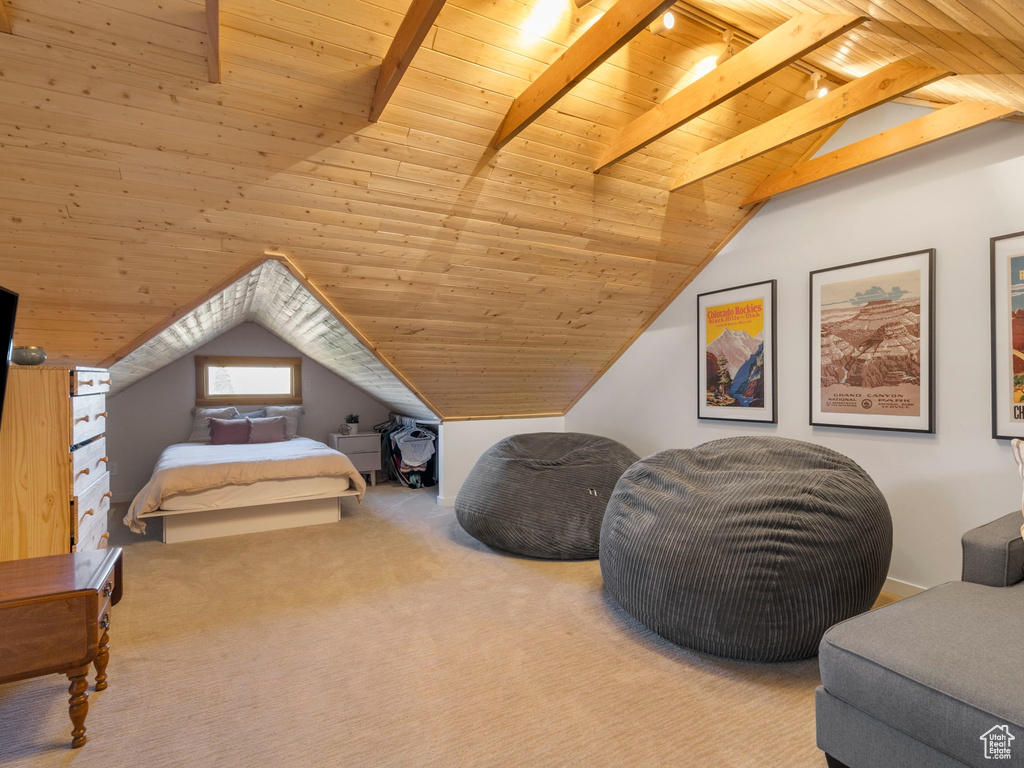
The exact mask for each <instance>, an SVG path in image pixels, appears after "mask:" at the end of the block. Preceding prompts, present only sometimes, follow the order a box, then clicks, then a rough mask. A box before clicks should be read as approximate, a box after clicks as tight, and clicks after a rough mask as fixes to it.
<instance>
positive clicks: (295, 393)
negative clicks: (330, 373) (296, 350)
mask: <svg viewBox="0 0 1024 768" xmlns="http://www.w3.org/2000/svg"><path fill="white" fill-rule="evenodd" d="M195 361H196V405H302V358H301V357H248V356H237V357H235V356H226V355H196V356H195ZM210 366H213V367H224V368H264V367H276V368H280V367H290V368H291V389H292V391H291V393H290V394H287V395H211V394H210V392H209V388H208V387H209V374H208V371H209V368H210Z"/></svg>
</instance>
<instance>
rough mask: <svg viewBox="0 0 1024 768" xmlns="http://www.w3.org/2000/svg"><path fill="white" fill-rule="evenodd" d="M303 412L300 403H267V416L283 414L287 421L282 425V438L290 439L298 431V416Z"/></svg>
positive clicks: (270, 417)
mask: <svg viewBox="0 0 1024 768" xmlns="http://www.w3.org/2000/svg"><path fill="white" fill-rule="evenodd" d="M304 413H305V410H303V408H302V406H301V405H268V406H267V418H268V419H272V418H274V417H275V416H284V417H285V419H287V422H286V423H285V425H284V439H285V440H291V439H292V438H293V437H295V435H297V434H298V432H299V416H301V415H302V414H304Z"/></svg>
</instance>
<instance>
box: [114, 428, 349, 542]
mask: <svg viewBox="0 0 1024 768" xmlns="http://www.w3.org/2000/svg"><path fill="white" fill-rule="evenodd" d="M365 491H366V481H365V480H363V477H362V475H361V474H360V473H359V471H358V470H357V469H356V468H355V467H354V466H353V465H352V462H351V461H350V460H349V458H348V457H347V456H345V454H343V453H339V452H338V451H335V450H334V449H332V448H328V447H327V446H326V445H324V444H323V443H320V442H317V441H316V440H310V439H308V438H304V437H296V438H293V439H291V440H286V441H283V442H274V443H260V444H238V445H211V444H208V443H196V442H189V443H176V444H175V445H171V446H169V447H167V448H165V449H164V451H163V453H162V454H161V455H160V458H159V460H158V461H157V463H156V467H155V468H154V470H153V477H152V478H151V479H150V481H149V482H148V483H147V484H146V485H145V487H143V489H142V490H141V491H139V494H138V495H137V496H136V497H135V500H134V501H133V502H132V504H131V506H130V507H129V508H128V514H127V515H125V518H124V523H125V525H127V526H128V527H129V528H130V529H131V530H132V531H134V532H135V533H143V532H145V529H146V520H148V519H150V518H154V517H162V518H163V520H164V534H163V539H164V541H165V542H167V543H170V542H177V541H192V540H195V539H206V538H212V537H215V536H232V535H235V534H239V533H255V532H257V531H273V530H279V529H282V528H295V527H299V526H304V525H317V524H320V523H332V522H336V521H337V520H338V519H339V518H340V515H341V499H342V498H343V497H345V496H355V497H356V498H357V500H359V501H362V498H363V494H364V493H365Z"/></svg>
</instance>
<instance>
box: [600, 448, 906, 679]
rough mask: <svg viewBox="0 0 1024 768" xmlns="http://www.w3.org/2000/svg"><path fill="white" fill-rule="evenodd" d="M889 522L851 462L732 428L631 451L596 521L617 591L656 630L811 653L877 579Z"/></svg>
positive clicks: (700, 640)
mask: <svg viewBox="0 0 1024 768" xmlns="http://www.w3.org/2000/svg"><path fill="white" fill-rule="evenodd" d="M891 554H892V519H891V518H890V516H889V508H888V506H887V505H886V503H885V499H884V498H883V497H882V494H881V492H880V491H879V490H878V488H877V486H875V484H874V482H872V480H871V478H870V477H868V475H867V474H866V473H865V472H864V470H863V469H861V468H860V467H859V466H858V465H857V464H855V463H854V462H853V461H852V460H850V459H849V458H847V457H846V456H843V455H842V454H839V453H836V452H835V451H832V450H829V449H828V448H823V447H822V446H820V445H813V444H811V443H805V442H801V441H799V440H786V439H783V438H779V437H734V438H729V439H726V440H715V441H713V442H710V443H705V444H704V445H701V446H698V447H697V448H694V449H692V450H670V451H663V452H661V453H657V454H654V455H653V456H648V457H647V458H645V459H643V460H642V461H638V462H637V463H636V464H634V465H633V466H632V467H630V468H629V470H628V471H627V472H626V473H625V474H624V475H623V476H622V478H621V479H620V480H619V482H618V484H617V485H616V486H615V491H614V493H613V494H612V498H611V501H609V503H608V511H607V513H606V514H605V518H604V525H603V527H602V529H601V574H602V575H603V576H604V581H605V585H606V586H607V588H608V591H609V592H610V593H611V595H612V597H614V598H615V600H616V601H617V602H618V603H619V605H621V606H622V607H623V608H624V609H625V610H626V611H628V612H629V613H630V614H632V615H633V616H634V617H636V618H637V619H638V620H639V621H640V622H641V623H643V624H644V625H646V626H647V627H649V628H650V629H652V630H654V631H655V632H657V633H658V634H659V635H661V636H663V637H665V638H667V639H669V640H671V641H672V642H674V643H678V644H679V645H683V646H686V647H688V648H693V649H696V650H699V651H705V652H707V653H712V654H715V655H718V656H728V657H732V658H738V659H750V660H755V661H789V660H792V659H802V658H806V657H808V656H813V655H814V654H815V653H816V652H817V648H818V642H819V641H820V640H821V636H822V635H823V634H824V632H825V630H826V629H828V628H829V627H830V626H832V625H833V624H835V623H837V622H839V621H842V620H843V619H847V618H849V617H851V616H854V615H856V614H858V613H861V612H863V611H866V610H868V609H869V608H870V607H871V605H872V603H873V602H874V601H875V599H876V598H877V597H878V593H879V591H880V590H881V588H882V585H883V583H884V582H885V576H886V572H887V571H888V568H889V557H890V555H891Z"/></svg>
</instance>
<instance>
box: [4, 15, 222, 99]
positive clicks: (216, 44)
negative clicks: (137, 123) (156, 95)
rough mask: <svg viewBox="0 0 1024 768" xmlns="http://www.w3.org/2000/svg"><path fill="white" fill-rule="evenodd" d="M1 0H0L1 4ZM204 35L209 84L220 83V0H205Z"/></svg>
mask: <svg viewBox="0 0 1024 768" xmlns="http://www.w3.org/2000/svg"><path fill="white" fill-rule="evenodd" d="M2 1H3V0H0V2H2ZM206 34H207V37H208V38H209V41H210V50H209V53H208V54H207V56H206V66H207V68H208V69H209V70H210V82H211V83H219V82H220V0H206Z"/></svg>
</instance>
